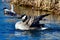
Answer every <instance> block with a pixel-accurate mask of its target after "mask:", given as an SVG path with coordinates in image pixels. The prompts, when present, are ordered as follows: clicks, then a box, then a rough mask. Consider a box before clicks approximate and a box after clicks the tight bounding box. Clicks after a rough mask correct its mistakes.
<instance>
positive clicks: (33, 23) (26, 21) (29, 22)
mask: <svg viewBox="0 0 60 40" xmlns="http://www.w3.org/2000/svg"><path fill="white" fill-rule="evenodd" d="M48 15H49V14H45V15H41V16H38V17H36V18H34V17H28V16H27V15H25V14H24V15H22V16H21V17H20V18H21V20H22V21H19V22H17V23H16V24H15V29H19V30H32V29H40V30H45V29H47V28H45V27H44V24H39V21H40V20H42V19H43V18H44V17H45V16H48Z"/></svg>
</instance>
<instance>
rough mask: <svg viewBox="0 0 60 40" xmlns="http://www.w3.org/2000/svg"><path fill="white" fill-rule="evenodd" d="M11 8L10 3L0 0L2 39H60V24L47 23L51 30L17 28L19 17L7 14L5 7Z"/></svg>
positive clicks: (0, 30)
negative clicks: (22, 29)
mask: <svg viewBox="0 0 60 40" xmlns="http://www.w3.org/2000/svg"><path fill="white" fill-rule="evenodd" d="M4 7H7V8H10V6H9V3H6V2H4V3H2V1H1V0H0V40H60V24H54V23H50V24H46V25H45V26H46V27H50V28H52V29H50V30H43V31H41V30H30V31H21V30H15V23H16V22H17V21H19V19H17V18H14V17H10V16H5V15H4V11H3V8H4Z"/></svg>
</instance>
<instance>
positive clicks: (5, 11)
mask: <svg viewBox="0 0 60 40" xmlns="http://www.w3.org/2000/svg"><path fill="white" fill-rule="evenodd" d="M3 9H4V14H7V15H11V16H16V13H15V12H14V7H13V4H11V9H10V10H9V9H7V8H6V7H4V8H3Z"/></svg>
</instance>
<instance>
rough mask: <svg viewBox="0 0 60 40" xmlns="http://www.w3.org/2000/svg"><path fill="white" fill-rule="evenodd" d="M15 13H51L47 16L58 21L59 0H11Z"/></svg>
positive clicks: (59, 18) (30, 14)
mask: <svg viewBox="0 0 60 40" xmlns="http://www.w3.org/2000/svg"><path fill="white" fill-rule="evenodd" d="M10 4H14V11H15V12H16V13H17V14H22V13H25V14H27V15H29V16H39V15H43V14H51V15H50V16H48V17H47V18H48V19H49V20H53V21H55V22H56V21H60V0H11V2H10Z"/></svg>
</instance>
